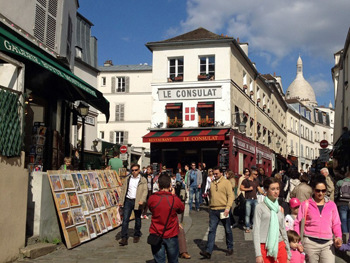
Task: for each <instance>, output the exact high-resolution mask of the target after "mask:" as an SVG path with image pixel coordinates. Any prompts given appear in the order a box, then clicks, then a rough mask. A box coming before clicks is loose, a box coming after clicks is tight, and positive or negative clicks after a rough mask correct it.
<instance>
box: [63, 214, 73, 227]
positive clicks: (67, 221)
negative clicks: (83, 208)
mask: <svg viewBox="0 0 350 263" xmlns="http://www.w3.org/2000/svg"><path fill="white" fill-rule="evenodd" d="M62 218H63V222H64V225H65V227H66V228H68V227H72V226H74V221H73V217H72V213H71V211H70V210H67V211H64V212H62Z"/></svg>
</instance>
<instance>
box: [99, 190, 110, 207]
mask: <svg viewBox="0 0 350 263" xmlns="http://www.w3.org/2000/svg"><path fill="white" fill-rule="evenodd" d="M106 192H107V191H106V190H105V191H101V194H102V199H103V203H104V206H105V207H110V206H111V205H110V204H109V201H108V197H107V193H106Z"/></svg>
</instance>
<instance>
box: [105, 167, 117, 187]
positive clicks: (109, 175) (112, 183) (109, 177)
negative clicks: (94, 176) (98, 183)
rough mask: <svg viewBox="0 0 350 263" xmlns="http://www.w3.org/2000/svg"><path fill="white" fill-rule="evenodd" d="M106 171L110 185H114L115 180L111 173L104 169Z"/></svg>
mask: <svg viewBox="0 0 350 263" xmlns="http://www.w3.org/2000/svg"><path fill="white" fill-rule="evenodd" d="M106 173H107V177H108V181H109V183H110V184H111V187H115V182H114V180H113V177H112V175H111V173H110V172H109V171H108V170H106Z"/></svg>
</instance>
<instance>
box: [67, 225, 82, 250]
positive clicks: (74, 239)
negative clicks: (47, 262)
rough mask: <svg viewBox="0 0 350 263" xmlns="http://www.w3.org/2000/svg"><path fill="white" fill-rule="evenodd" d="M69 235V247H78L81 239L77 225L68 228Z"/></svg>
mask: <svg viewBox="0 0 350 263" xmlns="http://www.w3.org/2000/svg"><path fill="white" fill-rule="evenodd" d="M66 231H67V236H68V238H67V239H66V242H67V247H68V248H72V247H76V246H78V245H79V244H80V239H79V236H78V231H77V229H76V228H75V227H72V228H70V229H67V230H66Z"/></svg>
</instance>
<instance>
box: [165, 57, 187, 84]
mask: <svg viewBox="0 0 350 263" xmlns="http://www.w3.org/2000/svg"><path fill="white" fill-rule="evenodd" d="M168 64H169V66H168V69H169V71H168V82H173V81H183V76H184V58H183V57H181V58H171V59H169V61H168Z"/></svg>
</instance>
